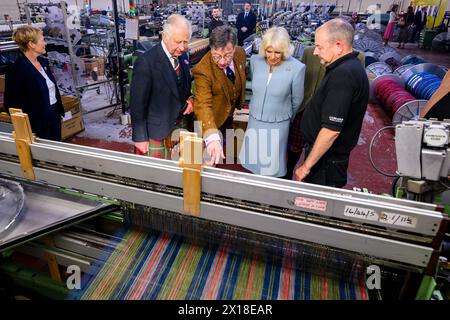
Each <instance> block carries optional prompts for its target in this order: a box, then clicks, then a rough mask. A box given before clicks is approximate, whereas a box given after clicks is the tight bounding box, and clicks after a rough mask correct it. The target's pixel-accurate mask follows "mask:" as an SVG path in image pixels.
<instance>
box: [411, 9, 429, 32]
mask: <svg viewBox="0 0 450 320" xmlns="http://www.w3.org/2000/svg"><path fill="white" fill-rule="evenodd" d="M422 14H425V20H424V21H423V22H422ZM414 24H415V25H416V26H417V29H419V30H421V29H422V28H423V27H424V25H426V24H427V13H426V12H422V10H419V11H417V12H416V15H415V16H414Z"/></svg>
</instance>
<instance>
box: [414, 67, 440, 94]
mask: <svg viewBox="0 0 450 320" xmlns="http://www.w3.org/2000/svg"><path fill="white" fill-rule="evenodd" d="M441 82H442V79H441V78H440V77H439V76H437V75H435V74H433V73H429V72H419V73H415V74H413V75H412V76H411V77H409V79H408V80H407V81H406V89H407V90H408V91H409V92H411V94H413V95H414V96H415V97H416V98H417V99H423V100H430V98H431V96H432V95H433V94H434V93H435V92H436V90H437V89H438V88H439V86H440V85H441Z"/></svg>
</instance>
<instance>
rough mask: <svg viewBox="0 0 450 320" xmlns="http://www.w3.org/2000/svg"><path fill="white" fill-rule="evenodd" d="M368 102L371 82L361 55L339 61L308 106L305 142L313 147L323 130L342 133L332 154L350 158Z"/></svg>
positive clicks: (305, 117) (328, 69)
mask: <svg viewBox="0 0 450 320" xmlns="http://www.w3.org/2000/svg"><path fill="white" fill-rule="evenodd" d="M368 100H369V81H368V80H367V75H366V72H365V70H364V68H363V67H362V65H361V61H360V60H359V59H358V52H352V53H349V54H347V55H345V56H343V57H341V58H339V59H338V60H336V61H335V62H333V63H332V64H330V65H329V66H328V67H327V68H326V72H325V77H324V78H323V79H322V82H321V83H320V85H319V88H318V89H317V91H316V92H315V94H314V96H313V97H312V99H311V101H310V103H309V104H308V105H307V106H306V109H305V112H304V114H303V117H302V122H301V132H302V135H303V137H304V139H305V141H306V142H307V143H308V144H310V145H311V146H312V145H313V144H314V141H315V140H316V138H317V135H318V134H319V131H320V129H322V128H328V129H330V130H334V131H339V132H340V134H339V136H338V138H337V139H336V140H335V142H334V143H333V145H332V146H331V148H330V151H332V152H334V153H338V154H350V151H351V150H352V149H353V148H354V147H355V145H356V144H357V142H358V138H359V133H360V131H361V126H362V122H363V118H364V114H365V112H366V109H367V103H368Z"/></svg>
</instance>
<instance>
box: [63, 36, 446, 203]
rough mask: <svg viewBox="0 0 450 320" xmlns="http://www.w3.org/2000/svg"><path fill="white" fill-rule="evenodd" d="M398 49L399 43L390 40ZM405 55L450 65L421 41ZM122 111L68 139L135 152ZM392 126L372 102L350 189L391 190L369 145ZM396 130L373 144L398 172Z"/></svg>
mask: <svg viewBox="0 0 450 320" xmlns="http://www.w3.org/2000/svg"><path fill="white" fill-rule="evenodd" d="M390 45H391V46H392V47H394V48H396V46H397V44H396V43H390ZM397 51H398V53H399V54H400V55H401V56H402V57H404V56H407V55H410V54H417V55H420V56H422V57H423V58H425V59H426V60H428V61H429V62H431V63H435V64H439V65H443V66H445V67H447V68H450V55H449V54H448V52H446V53H437V52H432V51H430V50H427V49H419V48H418V47H417V44H412V43H410V44H407V45H406V48H405V49H397ZM110 96H111V89H110V88H109V87H108V86H105V85H100V94H97V92H96V91H95V90H88V91H86V92H85V93H84V94H83V98H82V107H83V110H84V112H89V111H92V110H95V109H98V108H100V107H102V106H106V105H108V104H110ZM120 116H121V110H120V109H117V108H116V109H114V107H111V108H108V109H105V110H100V111H95V112H91V113H86V114H84V116H83V118H84V122H85V128H86V129H85V131H84V132H82V133H80V134H78V135H76V136H75V137H72V138H70V139H68V140H67V142H69V143H74V144H80V145H87V146H92V147H98V148H104V149H110V150H116V151H122V152H128V153H132V152H133V142H132V140H131V126H130V125H121V121H120ZM389 125H391V118H390V117H389V116H388V115H387V114H386V113H385V111H384V109H383V108H382V107H380V106H379V105H376V104H369V105H368V108H367V112H366V115H365V118H364V123H363V126H362V131H361V135H360V138H359V141H358V145H357V146H356V147H355V149H354V150H353V152H352V154H351V157H350V164H349V171H348V172H349V175H348V184H347V185H346V186H345V188H346V189H352V188H353V187H357V188H367V189H368V190H369V191H371V192H373V193H378V194H379V193H390V190H391V184H392V179H393V178H391V177H387V176H384V175H382V174H380V173H378V172H377V171H376V170H375V169H374V168H373V166H372V165H371V163H370V160H369V145H370V142H371V140H372V137H373V136H374V134H375V133H376V132H377V130H378V129H380V128H383V127H385V126H389ZM393 133H394V132H393V130H387V131H384V133H383V134H381V135H380V136H379V138H378V139H376V141H375V143H374V147H373V160H374V162H375V164H376V166H377V167H378V168H379V169H380V170H381V171H383V172H385V173H391V174H393V173H395V169H396V156H395V146H394V139H393ZM223 168H226V169H231V170H241V171H246V170H245V169H243V168H242V167H241V166H240V165H224V166H223Z"/></svg>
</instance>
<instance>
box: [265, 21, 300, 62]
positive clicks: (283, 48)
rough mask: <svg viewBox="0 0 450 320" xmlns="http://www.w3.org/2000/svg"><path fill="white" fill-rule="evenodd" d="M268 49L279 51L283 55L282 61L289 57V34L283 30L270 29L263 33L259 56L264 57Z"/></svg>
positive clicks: (290, 47) (290, 49) (291, 48)
mask: <svg viewBox="0 0 450 320" xmlns="http://www.w3.org/2000/svg"><path fill="white" fill-rule="evenodd" d="M268 47H272V48H273V49H274V50H275V51H280V52H281V53H282V55H283V60H286V59H288V58H289V57H290V56H291V54H292V51H293V47H292V45H291V38H290V37H289V33H288V32H287V31H286V29H285V28H283V27H272V28H270V29H269V30H267V31H266V32H265V33H264V35H263V37H262V40H261V44H260V46H259V54H260V55H261V56H263V57H265V56H266V49H267V48H268Z"/></svg>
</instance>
